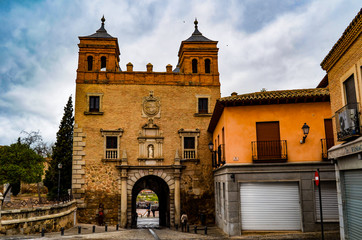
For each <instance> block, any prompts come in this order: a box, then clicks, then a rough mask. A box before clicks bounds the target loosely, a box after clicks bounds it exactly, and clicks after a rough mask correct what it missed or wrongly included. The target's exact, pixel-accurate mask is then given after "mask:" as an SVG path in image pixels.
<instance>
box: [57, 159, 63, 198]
mask: <svg viewBox="0 0 362 240" xmlns="http://www.w3.org/2000/svg"><path fill="white" fill-rule="evenodd" d="M62 167H63V165H62V164H61V163H58V202H59V195H60V170H61V169H62Z"/></svg>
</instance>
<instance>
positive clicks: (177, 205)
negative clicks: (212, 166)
mask: <svg viewBox="0 0 362 240" xmlns="http://www.w3.org/2000/svg"><path fill="white" fill-rule="evenodd" d="M180 165H181V164H180V157H179V155H178V150H176V154H175V166H180ZM180 176H181V172H180V169H179V168H178V169H175V173H174V178H175V224H177V225H179V226H180V217H181V203H180V202H181V201H180Z"/></svg>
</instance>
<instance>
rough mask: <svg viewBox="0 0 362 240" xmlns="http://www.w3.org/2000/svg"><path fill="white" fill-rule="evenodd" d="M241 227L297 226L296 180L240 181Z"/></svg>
mask: <svg viewBox="0 0 362 240" xmlns="http://www.w3.org/2000/svg"><path fill="white" fill-rule="evenodd" d="M240 204H241V208H240V209H241V228H242V230H300V229H301V222H300V220H301V216H300V204H299V189H298V183H296V182H284V183H280V182H278V183H269V182H268V183H266V182H265V183H242V184H241V185H240Z"/></svg>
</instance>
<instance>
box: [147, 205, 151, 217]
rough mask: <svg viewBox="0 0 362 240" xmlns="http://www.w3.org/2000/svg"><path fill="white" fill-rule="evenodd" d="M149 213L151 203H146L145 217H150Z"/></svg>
mask: <svg viewBox="0 0 362 240" xmlns="http://www.w3.org/2000/svg"><path fill="white" fill-rule="evenodd" d="M150 213H151V203H147V217H150Z"/></svg>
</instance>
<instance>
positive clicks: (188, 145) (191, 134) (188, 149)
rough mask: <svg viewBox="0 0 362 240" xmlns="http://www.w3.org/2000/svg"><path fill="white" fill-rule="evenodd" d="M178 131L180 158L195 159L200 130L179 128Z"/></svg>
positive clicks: (196, 157)
mask: <svg viewBox="0 0 362 240" xmlns="http://www.w3.org/2000/svg"><path fill="white" fill-rule="evenodd" d="M178 133H179V134H180V138H181V149H182V150H181V151H182V159H183V160H197V159H198V154H197V146H198V142H197V139H198V138H199V136H200V130H199V129H195V130H190V129H189V130H185V129H183V128H181V129H180V130H179V131H178Z"/></svg>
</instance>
